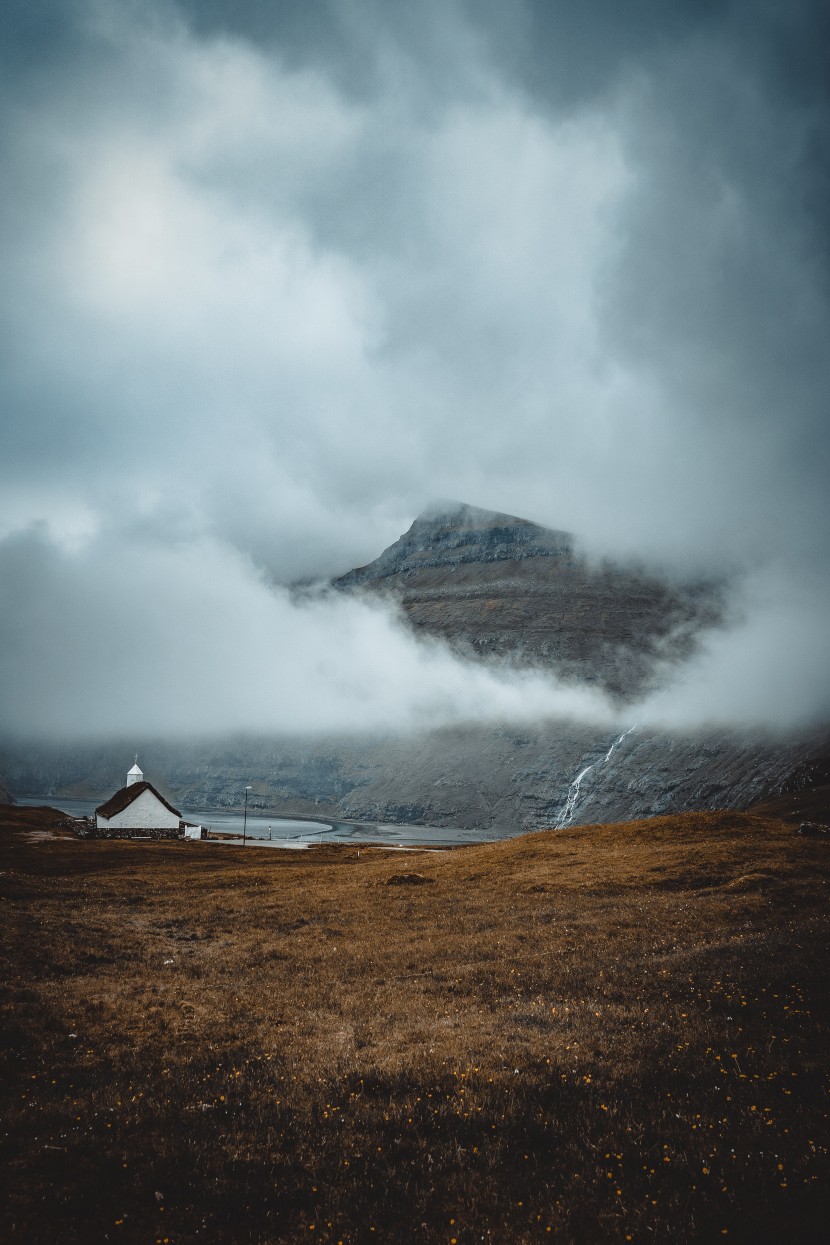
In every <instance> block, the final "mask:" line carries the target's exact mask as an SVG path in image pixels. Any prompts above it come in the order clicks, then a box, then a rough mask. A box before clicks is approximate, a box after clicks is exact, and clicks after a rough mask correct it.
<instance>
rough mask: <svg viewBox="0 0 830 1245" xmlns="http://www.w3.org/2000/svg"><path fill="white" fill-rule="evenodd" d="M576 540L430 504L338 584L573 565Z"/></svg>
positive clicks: (460, 506) (472, 510)
mask: <svg viewBox="0 0 830 1245" xmlns="http://www.w3.org/2000/svg"><path fill="white" fill-rule="evenodd" d="M572 556H573V541H572V538H571V537H570V535H569V534H568V533H567V532H555V531H552V530H550V529H549V528H545V527H540V526H539V525H538V523H531V522H530V521H529V520H528V519H519V518H517V517H516V516H515V515H512V514H501V513H500V512H499V511H495V510H482V509H480V508H479V507H478V506H469V505H467V503H466V502H458V501H440V502H433V503H432V504H431V505H430V506H428V507H427V508H426V509H425V510H424V511H423V512H422V513H421V514H419V515H418V517H417V519H415V521H414V522H413V524H412V526H411V527H410V528H409V529H408V530H407V531H406V532H404V534H403V535H402V536H400V537H399V538H398V539H397V540H396V541H395V542H394V544H392V545H390V546H389V548H388V549H384V551H383V553H382V554H381V555H380V557H378V558H376V559H375V560H374V562H370V563H369V564H368V566H360V567H357V568H356V569H355V570H353V571H349V573H348V574H347V575H343V576H342V577H341V578H340V579H337V580H335V581H334V582H335V584H336V586H337V587H339V588H347V587H348V588H351V587H354V586H356V585H358V584H363V583H367V582H377V581H378V580H383V579H387V578H388V577H389V576H392V575H401V574H403V575H408V574H412V573H413V572H416V571H423V570H425V569H426V568H427V567H443V568H450V567H456V566H460V565H461V564H473V563H490V562H518V561H523V560H524V559H527V558H537V557H543V558H554V559H556V560H560V561H570V559H571V558H572Z"/></svg>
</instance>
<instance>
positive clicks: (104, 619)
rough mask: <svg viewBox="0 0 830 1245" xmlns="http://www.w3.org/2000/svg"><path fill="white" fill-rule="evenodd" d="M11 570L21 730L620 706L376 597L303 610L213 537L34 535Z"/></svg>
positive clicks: (367, 724) (175, 731)
mask: <svg viewBox="0 0 830 1245" xmlns="http://www.w3.org/2000/svg"><path fill="white" fill-rule="evenodd" d="M0 576H2V580H3V583H4V585H5V586H6V590H7V591H6V592H5V593H4V595H3V598H2V601H1V602H0V704H2V705H3V716H2V718H0V732H1V733H5V734H6V735H13V736H17V737H24V738H33V737H47V738H48V737H52V738H54V737H61V736H64V737H72V738H96V737H104V736H108V735H110V736H111V735H121V734H123V733H124V732H125V731H126V732H133V733H135V732H138V733H139V734H142V735H145V736H146V735H151V736H152V735H155V736H166V737H169V736H171V735H184V736H187V737H190V738H199V737H204V736H208V735H215V734H217V733H227V732H233V731H240V730H247V731H262V732H276V733H282V734H299V735H303V734H323V733H326V732H331V731H335V732H337V731H340V732H345V733H349V732H361V733H364V734H365V733H380V734H389V733H396V732H405V731H408V730H412V729H419V728H423V727H435V726H442V725H449V724H458V723H470V722H496V721H513V722H527V721H531V720H538V719H539V718H543V717H550V716H578V717H580V718H582V719H585V720H589V721H591V720H593V721H604V720H605V719H606V717H607V716H608V713H609V710H608V708H607V706H606V705H605V704H604V702H603V701H602V699H601V698H600V697H599V696H598V695H596V694H595V693H592V692H590V691H588V690H585V689H579V688H564V687H560V686H558V685H557V684H556V683H555V682H554V681H553V680H551V679H547V678H545V677H543V676H541V675H536V674H532V673H527V674H524V675H516V674H508V673H507V672H504V673H500V672H499V671H493V670H487V669H485V668H483V667H481V666H479V665H476V664H473V663H467V662H463V661H460V660H459V659H457V658H455V657H453V656H452V655H451V654H450V653H449V651H448V650H446V649H445V648H444V647H443V646H442V645H439V644H429V643H424V642H422V641H419V640H416V639H415V638H414V637H413V636H412V634H411V633H410V632H408V631H407V630H406V628H405V627H404V625H403V624H402V623H401V622H399V621H398V619H397V618H396V616H395V615H394V614H393V613H392V611H391V610H390V608H389V607H388V606H384V605H381V604H379V603H377V602H375V603H367V602H365V601H361V600H359V599H357V598H355V597H351V596H344V595H340V594H332V595H328V596H323V597H320V596H317V597H310V598H308V599H307V600H306V601H305V603H301V604H298V603H297V602H296V601H295V600H293V599H292V598H291V596H290V595H289V593H288V592H287V591H286V590H285V589H281V588H274V587H273V586H271V585H269V584H268V583H266V582H265V580H264V578H263V576H262V574H261V573H260V572H258V571H257V569H256V568H255V567H254V566H253V564H252V563H251V561H250V560H249V559H246V558H244V557H243V556H242V555H241V554H239V553H238V552H237V551H236V550H234V549H233V548H232V547H231V546H228V545H222V544H220V543H218V542H216V541H213V540H206V539H203V538H201V539H198V540H195V541H183V542H180V543H177V544H170V543H168V544H166V545H164V546H161V547H159V546H158V545H154V544H153V543H152V542H149V541H146V540H145V541H141V540H137V539H132V540H115V541H111V540H108V539H106V538H104V539H100V540H92V541H89V542H87V543H86V544H85V546H84V548H83V549H82V550H77V549H76V550H71V551H69V550H66V549H62V548H60V547H59V546H58V545H56V544H55V542H54V541H52V540H51V539H50V538H49V536H48V533H47V532H45V531H42V530H41V531H38V530H34V531H29V532H27V533H25V534H20V535H18V536H16V537H13V538H9V539H7V540H6V541H5V542H3V543H2V544H0Z"/></svg>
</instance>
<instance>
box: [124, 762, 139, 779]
mask: <svg viewBox="0 0 830 1245" xmlns="http://www.w3.org/2000/svg"><path fill="white" fill-rule="evenodd" d="M141 772H142V771H141V770H140V769H139V768H138V761H136V763H135V765H134V766H133V767H132V769H128V770H127V775H128V776H129V775H130V774H140V773H141Z"/></svg>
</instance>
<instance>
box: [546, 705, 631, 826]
mask: <svg viewBox="0 0 830 1245" xmlns="http://www.w3.org/2000/svg"><path fill="white" fill-rule="evenodd" d="M639 725H640V723H639V722H635V723H634V725H633V726H629V728H628V730H627V731H623V733H622V735H619V736H618V737H617V738H616V739H615V740H614V742H613V743H612V745H611V747H610V748H609V749H608V751H607V752H606V754H605V756H604V757H603V758H602V760H601V761H593V762H592V763H591V764H590V765H586V766H585V768H584V769H583V770H580V772H579V773H578V774H577V776H576V778H575V779H574V780H573V782H572V783H571V785H570V787H568V798H567V799H566V801H565V807H564V808H563V810H562V816H561V818H560V819H559V821H557V823H556V829H557V830H561V829H562V828H563V827H564V826H567V825H570V823H571V822H572V821H573V815H574V811H575V809H576V802H577V800H578V799H579V789H580V787H581V786H582V779H583V778H584V777H585V775H586V774H590V772H591V770H592V769H601V768H602V766H603V765H605V764H607V762H608V761H610V759H611V753H612V752H613V751H614V749H615V748H617V747H619V745H620V744H621V743H622V741H623V740H624V739H627V738H628V736H629V735H630V734H631V732H632V731H636V729H637V727H638V726H639Z"/></svg>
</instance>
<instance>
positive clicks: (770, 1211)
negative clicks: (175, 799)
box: [0, 813, 830, 1245]
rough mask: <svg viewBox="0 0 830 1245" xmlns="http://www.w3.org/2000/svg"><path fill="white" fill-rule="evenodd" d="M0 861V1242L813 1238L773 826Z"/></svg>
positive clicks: (58, 852)
mask: <svg viewBox="0 0 830 1245" xmlns="http://www.w3.org/2000/svg"><path fill="white" fill-rule="evenodd" d="M0 869H2V876H0V883H2V899H1V900H0V904H2V908H1V909H0V910H2V912H3V915H4V923H3V927H4V947H3V981H4V988H3V1051H2V1058H3V1084H4V1090H5V1100H4V1116H3V1118H4V1121H5V1122H4V1125H3V1134H4V1135H3V1153H2V1161H3V1165H4V1169H5V1171H6V1173H7V1175H8V1176H10V1177H11V1181H10V1189H11V1192H10V1196H9V1198H8V1199H7V1204H6V1208H5V1211H4V1214H3V1217H2V1219H0V1229H2V1232H3V1236H4V1238H5V1239H6V1240H20V1241H26V1242H27V1243H30V1242H51V1241H56V1242H57V1241H61V1242H74V1241H87V1242H99V1241H104V1240H109V1241H121V1242H141V1243H150V1245H152V1243H153V1242H165V1241H168V1242H171V1243H172V1242H195V1241H209V1242H220V1243H221V1242H252V1243H254V1242H255V1243H257V1245H265V1243H266V1242H294V1241H300V1240H302V1241H324V1242H337V1241H342V1242H349V1243H350V1245H351V1243H356V1242H361V1243H362V1242H398V1241H400V1242H404V1241H406V1242H409V1241H412V1242H447V1245H451V1242H453V1241H456V1242H457V1245H462V1243H466V1242H474V1241H475V1242H480V1241H482V1240H484V1241H488V1242H493V1243H496V1245H502V1243H509V1242H526V1241H527V1242H530V1241H550V1240H555V1241H559V1242H586V1243H588V1242H606V1241H607V1242H616V1241H627V1240H632V1241H635V1242H640V1241H649V1242H672V1243H674V1242H709V1241H715V1240H717V1241H720V1240H725V1241H738V1242H745V1243H746V1245H749V1243H752V1245H756V1243H759V1242H767V1241H768V1242H772V1241H777V1240H778V1239H779V1238H781V1237H782V1236H788V1237H789V1239H792V1240H797V1241H798V1242H799V1243H805V1242H811V1241H816V1242H817V1241H818V1240H819V1239H821V1240H823V1239H824V1231H823V1230H824V1228H825V1226H826V1222H827V1215H828V1210H830V1207H829V1206H828V1195H827V1189H828V1176H829V1175H830V1172H828V1123H827V1121H828V1110H829V1109H830V1108H828V1075H827V1059H826V1052H827V1031H828V1020H830V1009H829V1008H828V992H827V956H826V949H827V942H828V939H827V934H828V896H829V895H830V892H828V881H830V847H828V845H827V844H825V843H822V842H816V841H813V840H807V839H802V838H799V837H798V836H797V835H796V834H795V833H794V832H793V828H792V826H787V825H785V824H784V823H782V822H779V821H774V820H770V819H766V818H763V817H759V816H752V815H748V814H734V813H721V814H712V813H707V814H689V815H685V816H682V817H672V818H660V819H655V820H651V821H645V822H638V823H634V824H629V825H624V826H595V827H578V828H575V829H570V830H561V831H556V832H552V833H544V834H536V835H528V836H526V837H524V838H522V839H519V840H513V841H511V842H507V843H502V844H496V845H487V846H481V847H473V848H463V849H458V850H455V851H452V852H444V853H427V852H424V853H418V854H409V855H407V856H401V855H390V854H389V853H387V852H383V851H378V850H367V849H365V848H364V849H362V850H361V851H360V853H359V856H358V853H357V851H356V849H354V848H333V847H329V848H320V849H315V850H313V851H310V852H308V853H291V852H281V851H276V850H269V849H261V848H248V849H247V850H245V851H243V850H242V849H241V848H236V847H221V846H218V845H209V844H173V843H171V844H164V843H160V844H155V843H146V844H138V843H126V842H125V843H118V842H101V843H95V842H86V843H80V842H74V841H66V840H61V839H54V840H51V841H48V842H43V841H40V842H38V841H32V840H29V839H26V838H25V837H24V836H23V835H22V834H21V832H20V830H19V828H18V830H16V831H15V830H14V829H11V828H10V829H9V830H7V831H4V832H2V833H0ZM415 874H417V875H420V878H421V879H426V880H428V881H429V882H430V883H431V884H429V885H426V884H423V883H422V884H420V885H414V884H397V885H394V884H393V885H388V883H389V881H390V879H393V878H395V877H398V878H401V877H411V876H412V875H415Z"/></svg>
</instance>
